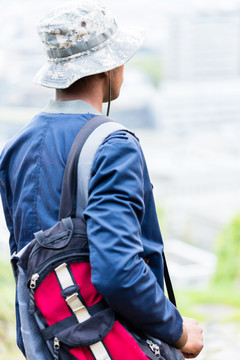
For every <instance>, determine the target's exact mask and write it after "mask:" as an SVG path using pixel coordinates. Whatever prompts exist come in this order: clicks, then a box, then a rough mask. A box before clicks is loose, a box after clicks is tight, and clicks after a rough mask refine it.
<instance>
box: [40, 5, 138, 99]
mask: <svg viewBox="0 0 240 360" xmlns="http://www.w3.org/2000/svg"><path fill="white" fill-rule="evenodd" d="M38 32H39V35H40V37H41V40H42V42H43V45H44V47H45V51H46V54H47V57H48V62H47V64H46V65H44V66H43V67H42V68H41V69H40V71H39V72H38V73H37V75H36V76H35V79H34V82H35V83H37V84H40V85H43V86H46V87H50V88H55V89H66V88H69V87H70V86H71V85H72V84H73V83H75V82H76V81H78V80H79V79H82V78H85V77H89V76H91V75H95V74H105V75H106V73H107V72H109V71H110V70H111V77H112V78H114V77H115V80H114V84H115V85H114V86H115V89H112V98H116V97H117V96H118V94H117V92H118V90H117V86H116V84H120V83H121V82H122V70H123V67H122V65H123V64H125V63H126V62H127V61H128V60H129V59H130V58H131V57H132V56H133V55H134V54H135V52H136V51H137V50H138V48H139V47H140V45H141V43H142V35H141V34H140V33H139V31H136V30H133V29H124V30H121V29H120V28H119V27H118V26H117V24H116V22H115V20H114V18H113V17H112V15H111V13H110V11H109V10H108V9H107V7H106V6H105V5H104V4H103V3H102V2H101V1H99V0H78V1H74V2H68V3H66V4H64V5H62V6H60V7H58V8H57V9H56V10H54V11H53V12H51V13H50V14H49V15H47V16H46V17H45V18H44V19H42V21H41V22H40V23H39V25H38ZM119 68H120V70H119ZM114 69H116V70H115V71H114Z"/></svg>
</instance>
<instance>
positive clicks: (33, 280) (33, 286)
mask: <svg viewBox="0 0 240 360" xmlns="http://www.w3.org/2000/svg"><path fill="white" fill-rule="evenodd" d="M38 278H39V275H38V274H37V273H36V274H33V276H32V278H31V281H30V288H31V289H35V288H36V286H37V285H36V283H37V280H38Z"/></svg>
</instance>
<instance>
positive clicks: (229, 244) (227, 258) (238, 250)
mask: <svg viewBox="0 0 240 360" xmlns="http://www.w3.org/2000/svg"><path fill="white" fill-rule="evenodd" d="M216 254H217V258H218V265H217V271H216V274H215V276H214V278H213V283H216V284H219V283H223V284H228V285H232V286H236V285H237V284H238V283H239V282H240V266H239V264H240V214H238V215H237V216H236V217H235V218H234V219H233V221H232V222H231V223H230V224H229V225H227V226H226V228H225V229H223V231H222V232H221V234H220V235H219V237H218V239H217V248H216Z"/></svg>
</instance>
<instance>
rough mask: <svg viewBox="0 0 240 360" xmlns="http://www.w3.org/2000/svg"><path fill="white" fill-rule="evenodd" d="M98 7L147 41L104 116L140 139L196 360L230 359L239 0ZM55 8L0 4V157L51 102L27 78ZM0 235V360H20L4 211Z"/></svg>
mask: <svg viewBox="0 0 240 360" xmlns="http://www.w3.org/2000/svg"><path fill="white" fill-rule="evenodd" d="M105 2H106V3H107V4H108V5H109V7H110V8H111V10H112V12H113V13H114V15H115V17H116V20H117V22H118V23H119V25H122V26H123V27H125V26H127V25H136V26H139V27H141V28H144V32H145V41H144V44H143V47H142V48H141V50H140V51H139V52H138V54H137V55H136V56H135V57H134V58H133V59H132V60H131V61H130V62H129V63H128V64H127V65H126V67H125V82H124V85H123V87H122V92H121V96H120V98H119V99H118V100H116V101H115V102H113V103H112V110H111V117H113V118H115V119H116V120H118V121H120V122H121V123H124V124H126V125H127V126H128V127H129V128H131V129H133V130H134V131H135V132H136V134H137V136H138V137H139V138H140V142H141V144H142V147H143V150H144V153H145V156H146V159H147V162H148V166H149V172H150V176H151V179H152V183H153V186H154V195H155V200H156V205H157V210H158V214H159V221H160V225H161V228H162V233H163V237H164V239H165V246H166V253H167V258H168V263H169V270H170V273H171V275H172V279H173V283H174V287H175V289H176V291H177V300H178V301H177V302H178V306H179V309H180V310H181V311H182V313H183V314H185V315H187V316H191V317H196V318H198V319H199V320H200V322H201V324H202V326H203V327H204V332H205V349H204V351H203V353H202V354H201V355H200V356H199V359H200V360H201V359H202V360H221V359H226V358H229V359H230V358H231V359H238V358H239V351H240V325H239V324H240V323H239V320H240V296H239V295H240V290H239V288H240V287H239V285H240V267H239V263H240V215H239V214H240V162H239V157H240V1H237V0H236V1H233V0H201V1H200V0H168V1H167V2H166V1H163V0H158V1H155V0H148V1H139V0H138V1H137V0H121V1H115V0H105ZM60 3H62V1H57V0H52V1H51V2H49V1H46V0H42V1H41V2H36V1H34V0H31V1H30V0H21V1H18V0H1V12H0V21H1V28H2V34H1V36H0V149H2V147H3V146H4V144H5V142H6V141H7V140H8V139H9V138H10V137H11V136H13V135H14V134H15V133H16V132H17V131H18V130H19V129H20V128H21V127H22V126H23V125H24V124H25V123H26V122H27V121H29V120H30V119H31V117H32V116H33V115H34V114H36V113H37V112H39V111H41V110H42V109H43V108H44V107H45V106H46V104H47V102H48V101H49V99H52V98H54V92H53V90H50V89H46V88H41V87H38V86H36V85H33V84H32V78H33V76H34V75H35V73H36V72H37V70H38V69H39V68H40V67H41V65H42V64H43V63H44V61H45V56H44V54H43V51H42V46H41V42H40V39H39V37H38V34H37V31H36V23H37V22H38V21H39V20H40V19H41V18H42V17H43V16H44V15H45V14H46V13H47V12H48V11H49V10H51V9H53V8H54V7H55V6H56V5H59V4H60ZM0 230H1V236H0V253H1V255H0V292H1V299H0V360H5V359H19V360H20V359H22V357H21V354H20V353H19V351H18V350H17V349H16V346H15V344H14V341H15V340H14V337H15V329H14V326H15V325H14V311H13V303H14V300H13V299H14V284H13V279H12V275H11V270H10V267H9V263H8V261H9V260H8V259H9V251H8V231H7V229H6V227H5V222H4V217H3V214H2V208H1V209H0Z"/></svg>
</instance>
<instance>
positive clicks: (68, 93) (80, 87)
mask: <svg viewBox="0 0 240 360" xmlns="http://www.w3.org/2000/svg"><path fill="white" fill-rule="evenodd" d="M104 86H105V84H104V79H102V78H100V77H98V76H92V77H89V78H88V79H87V80H84V79H83V80H82V82H78V83H75V84H73V85H72V86H70V87H69V88H67V89H57V90H56V98H55V99H56V101H73V100H82V101H85V102H86V103H88V104H90V105H91V106H93V107H94V108H95V109H97V110H98V111H99V112H102V104H103V98H104Z"/></svg>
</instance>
